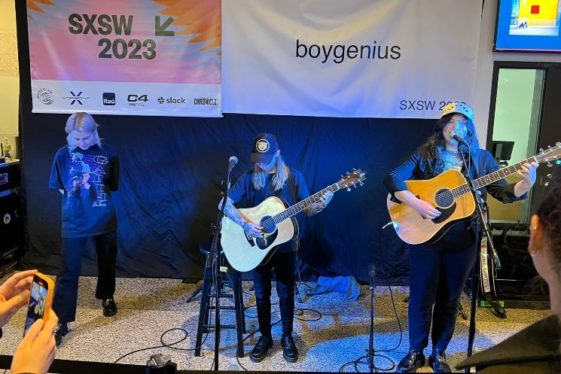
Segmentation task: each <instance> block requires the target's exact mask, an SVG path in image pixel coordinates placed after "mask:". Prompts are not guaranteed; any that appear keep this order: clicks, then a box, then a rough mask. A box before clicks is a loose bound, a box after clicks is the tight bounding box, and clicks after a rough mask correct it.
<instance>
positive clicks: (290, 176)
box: [286, 168, 300, 252]
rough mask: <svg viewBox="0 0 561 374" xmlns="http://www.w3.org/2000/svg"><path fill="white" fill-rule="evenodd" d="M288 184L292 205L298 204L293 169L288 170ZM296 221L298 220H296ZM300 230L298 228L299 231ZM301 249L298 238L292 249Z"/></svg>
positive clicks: (296, 250) (295, 250)
mask: <svg viewBox="0 0 561 374" xmlns="http://www.w3.org/2000/svg"><path fill="white" fill-rule="evenodd" d="M286 183H287V184H288V192H289V193H290V196H291V197H292V203H291V204H290V205H292V204H296V203H297V202H298V194H297V193H296V177H295V176H294V173H293V172H292V168H289V169H288V178H287V180H286ZM294 219H296V218H294ZM299 229H300V228H298V230H299ZM297 235H298V236H299V235H300V234H299V233H298V234H297ZM299 247H300V239H299V238H298V237H297V238H296V240H294V248H292V250H293V251H294V252H298V248H299Z"/></svg>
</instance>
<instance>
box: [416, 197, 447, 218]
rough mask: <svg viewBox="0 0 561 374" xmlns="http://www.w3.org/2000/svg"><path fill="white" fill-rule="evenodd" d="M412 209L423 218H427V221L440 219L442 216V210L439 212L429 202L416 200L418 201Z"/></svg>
mask: <svg viewBox="0 0 561 374" xmlns="http://www.w3.org/2000/svg"><path fill="white" fill-rule="evenodd" d="M412 207H413V208H414V209H415V210H416V211H417V212H419V214H420V215H421V217H423V218H427V219H435V218H437V217H439V216H440V214H441V213H440V210H438V209H436V208H435V207H434V206H432V204H431V203H429V202H428V201H425V200H421V199H416V201H415V203H414V204H413V205H412Z"/></svg>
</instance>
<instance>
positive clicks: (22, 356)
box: [11, 309, 58, 373]
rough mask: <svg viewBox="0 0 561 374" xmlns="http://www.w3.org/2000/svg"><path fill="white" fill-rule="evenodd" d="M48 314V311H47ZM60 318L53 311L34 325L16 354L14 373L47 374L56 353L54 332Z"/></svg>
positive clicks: (13, 365)
mask: <svg viewBox="0 0 561 374" xmlns="http://www.w3.org/2000/svg"><path fill="white" fill-rule="evenodd" d="M45 313H47V311H45ZM57 322H58V318H57V316H56V314H55V312H54V311H53V310H52V309H51V310H49V311H48V314H45V315H44V316H43V320H42V321H39V322H36V323H34V324H33V325H32V326H31V328H30V329H29V331H28V332H27V335H25V337H24V338H23V339H22V341H21V343H20V344H19V346H18V348H17V349H16V351H15V352H14V357H13V359H12V366H11V372H12V373H47V372H48V370H49V367H50V366H51V364H52V363H53V360H54V358H55V353H56V342H55V336H54V332H55V330H56V326H57Z"/></svg>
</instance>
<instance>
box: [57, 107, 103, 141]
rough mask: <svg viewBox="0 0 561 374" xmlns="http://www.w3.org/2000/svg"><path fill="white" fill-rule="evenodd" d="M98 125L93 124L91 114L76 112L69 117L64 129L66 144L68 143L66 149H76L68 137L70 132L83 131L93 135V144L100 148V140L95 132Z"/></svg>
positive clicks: (70, 137)
mask: <svg viewBox="0 0 561 374" xmlns="http://www.w3.org/2000/svg"><path fill="white" fill-rule="evenodd" d="M98 127H99V125H98V124H97V123H96V122H95V120H94V118H93V117H92V115H91V114H89V113H86V112H76V113H73V114H71V115H70V117H68V119H67V120H66V126H65V127H64V131H66V133H67V134H68V135H67V136H66V142H67V143H68V147H69V148H70V149H71V150H72V149H74V148H76V147H77V145H76V142H75V141H74V139H73V138H72V136H70V133H71V132H72V131H84V132H90V133H92V135H93V138H94V143H95V144H97V146H98V147H99V148H101V139H100V138H99V134H98V132H97V128H98Z"/></svg>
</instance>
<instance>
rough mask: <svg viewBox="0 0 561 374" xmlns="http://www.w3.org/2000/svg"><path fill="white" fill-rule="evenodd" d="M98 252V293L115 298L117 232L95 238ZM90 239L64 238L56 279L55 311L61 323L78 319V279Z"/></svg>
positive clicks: (101, 296)
mask: <svg viewBox="0 0 561 374" xmlns="http://www.w3.org/2000/svg"><path fill="white" fill-rule="evenodd" d="M92 238H93V240H94V242H95V249H96V252H97V268H98V278H97V286H96V290H95V297H96V298H97V299H101V300H103V299H108V298H112V297H113V294H114V293H115V263H116V261H117V241H116V233H115V232H114V231H113V232H110V233H107V234H103V235H98V236H94V237H92ZM88 239H90V237H84V238H63V240H62V263H61V268H60V272H59V274H58V276H57V278H56V286H55V297H54V301H53V309H54V311H55V312H56V314H57V316H58V319H59V321H60V322H71V321H74V320H75V319H76V302H77V299H78V279H79V277H80V269H81V265H82V256H83V254H84V251H85V249H86V244H87V242H88Z"/></svg>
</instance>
